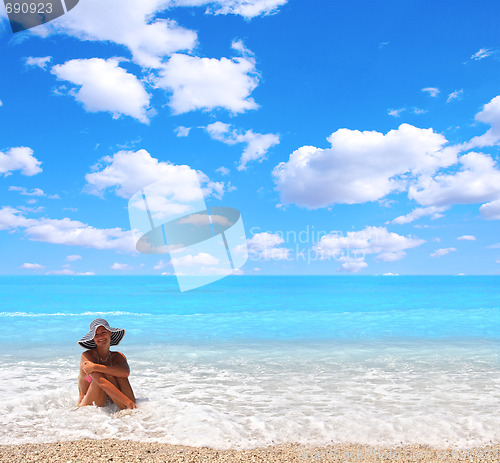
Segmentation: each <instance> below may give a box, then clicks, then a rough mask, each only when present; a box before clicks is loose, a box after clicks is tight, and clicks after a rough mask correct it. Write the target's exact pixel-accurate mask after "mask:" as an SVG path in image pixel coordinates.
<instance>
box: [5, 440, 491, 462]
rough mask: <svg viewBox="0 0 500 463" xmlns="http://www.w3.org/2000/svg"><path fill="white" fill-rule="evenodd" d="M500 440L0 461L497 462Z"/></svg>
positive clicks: (150, 446)
mask: <svg viewBox="0 0 500 463" xmlns="http://www.w3.org/2000/svg"><path fill="white" fill-rule="evenodd" d="M499 454H500V444H497V445H492V446H485V447H477V448H470V449H458V448H448V449H435V448H431V447H429V446H425V445H407V446H400V447H392V448H389V447H373V446H366V445H357V444H340V445H332V446H325V447H310V446H305V445H301V444H281V445H276V446H269V447H265V448H256V449H251V450H233V449H229V450H216V449H211V448H206V447H186V446H181V445H170V444H160V443H155V442H152V443H142V442H136V441H121V440H117V439H105V440H92V439H84V440H79V441H68V442H58V443H50V444H48V443H46V444H23V445H2V446H0V461H2V462H9V463H21V462H22V463H28V462H42V461H43V462H64V463H87V462H113V463H117V462H118V463H120V462H155V463H160V462H165V463H169V462H172V463H174V462H175V463H181V462H182V463H184V462H186V463H188V462H192V463H198V462H200V463H201V462H262V463H264V462H279V463H288V462H290V463H292V462H293V463H298V462H318V463H319V462H331V461H338V462H356V461H359V462H390V461H395V462H403V461H404V462H419V461H420V462H429V463H437V462H439V463H443V462H476V463H479V462H485V463H486V462H497V461H499Z"/></svg>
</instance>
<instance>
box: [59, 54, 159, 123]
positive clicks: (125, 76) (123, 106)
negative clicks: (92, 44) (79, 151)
mask: <svg viewBox="0 0 500 463" xmlns="http://www.w3.org/2000/svg"><path fill="white" fill-rule="evenodd" d="M119 63H120V60H119V59H118V58H109V59H107V60H104V59H100V58H91V59H73V60H70V61H67V62H66V63H64V64H58V65H56V66H54V67H53V68H52V70H51V72H52V73H53V74H55V75H56V76H57V77H58V78H59V79H60V80H66V81H69V82H71V83H73V84H75V85H79V86H80V89H79V90H76V91H75V90H72V91H70V93H71V94H72V95H73V96H74V97H75V99H76V100H77V101H79V102H81V103H83V105H84V107H85V109H86V110H87V111H89V112H98V111H109V112H111V113H112V114H113V118H117V117H119V116H120V115H126V116H131V117H133V118H135V119H137V120H139V121H140V122H144V123H147V122H149V117H148V107H149V100H150V98H151V96H150V95H149V94H148V93H147V92H146V90H145V89H144V87H143V85H142V84H141V82H140V81H139V80H138V79H137V77H135V76H134V75H133V74H129V73H128V72H127V71H126V70H125V69H123V68H121V67H120V66H119Z"/></svg>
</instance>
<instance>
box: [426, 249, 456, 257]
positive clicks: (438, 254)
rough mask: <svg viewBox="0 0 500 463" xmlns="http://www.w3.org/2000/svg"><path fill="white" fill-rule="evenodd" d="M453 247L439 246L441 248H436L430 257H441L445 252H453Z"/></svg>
mask: <svg viewBox="0 0 500 463" xmlns="http://www.w3.org/2000/svg"><path fill="white" fill-rule="evenodd" d="M455 251H456V249H455V248H441V249H436V250H435V251H434V252H433V253H432V254H431V257H442V256H445V255H446V254H449V253H450V252H455Z"/></svg>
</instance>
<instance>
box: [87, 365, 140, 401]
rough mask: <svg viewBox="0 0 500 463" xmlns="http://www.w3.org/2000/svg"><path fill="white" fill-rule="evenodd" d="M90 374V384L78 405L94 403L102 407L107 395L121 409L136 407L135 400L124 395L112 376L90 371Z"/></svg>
mask: <svg viewBox="0 0 500 463" xmlns="http://www.w3.org/2000/svg"><path fill="white" fill-rule="evenodd" d="M90 376H91V377H92V384H91V385H90V387H89V390H88V391H87V394H86V395H85V397H84V399H83V400H82V402H81V404H80V406H85V405H92V404H93V403H95V404H96V405H97V406H99V407H103V406H104V405H105V404H106V399H107V397H109V398H110V399H111V400H112V401H113V402H115V403H116V404H117V405H118V406H119V407H120V408H121V409H123V408H136V406H135V400H134V399H132V398H130V397H129V396H128V395H125V394H124V393H123V392H122V391H121V390H120V389H119V385H118V381H117V379H116V378H115V377H114V376H109V375H104V374H102V373H97V372H94V373H91V375H90ZM110 379H111V380H110ZM96 389H99V390H100V392H99V391H96ZM132 397H133V396H132Z"/></svg>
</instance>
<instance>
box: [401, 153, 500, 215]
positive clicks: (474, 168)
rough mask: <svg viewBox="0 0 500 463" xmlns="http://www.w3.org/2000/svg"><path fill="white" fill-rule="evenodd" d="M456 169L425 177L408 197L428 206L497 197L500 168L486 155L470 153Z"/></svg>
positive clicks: (477, 201) (490, 199)
mask: <svg viewBox="0 0 500 463" xmlns="http://www.w3.org/2000/svg"><path fill="white" fill-rule="evenodd" d="M459 165H460V168H459V170H458V172H452V173H442V174H437V175H435V176H434V177H430V176H428V177H425V178H422V179H420V180H419V182H418V184H417V185H413V186H411V187H410V189H409V193H408V196H409V198H411V199H414V200H415V201H417V202H418V203H420V204H422V205H424V206H427V205H434V206H449V205H452V204H474V203H484V202H486V201H492V200H494V199H497V198H499V197H500V170H498V169H497V168H496V166H495V161H494V160H493V159H492V158H491V157H490V156H488V155H486V154H482V153H475V152H470V153H467V154H464V155H463V156H461V157H460V159H459Z"/></svg>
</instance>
